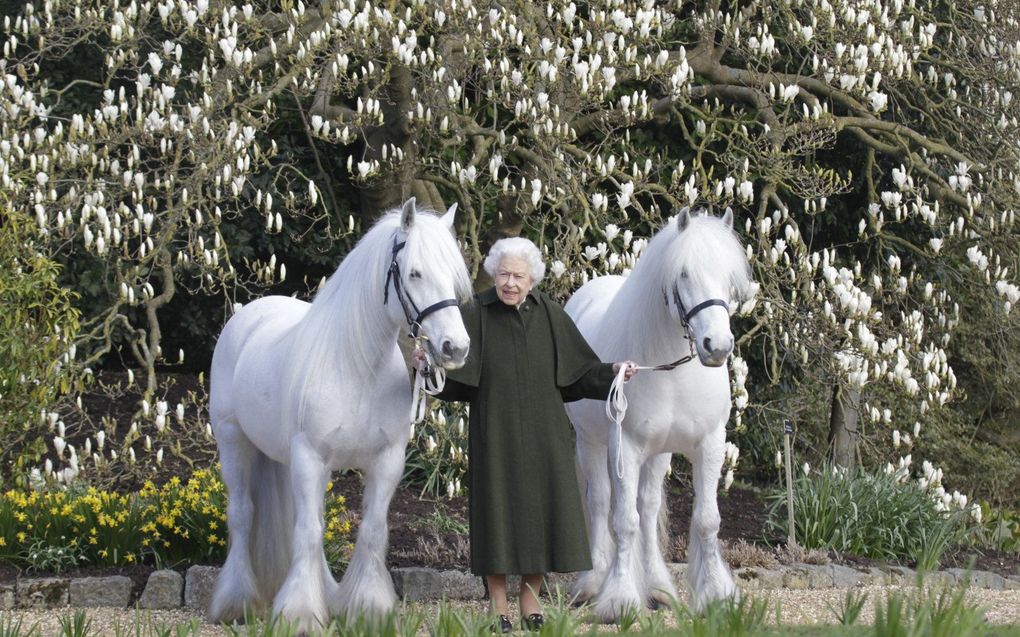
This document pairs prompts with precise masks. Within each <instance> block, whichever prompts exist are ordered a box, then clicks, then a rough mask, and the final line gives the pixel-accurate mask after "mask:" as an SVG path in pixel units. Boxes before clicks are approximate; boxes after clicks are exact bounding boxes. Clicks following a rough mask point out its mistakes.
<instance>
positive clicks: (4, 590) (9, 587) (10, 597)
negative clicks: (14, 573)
mask: <svg viewBox="0 0 1020 637" xmlns="http://www.w3.org/2000/svg"><path fill="white" fill-rule="evenodd" d="M16 590H17V584H15V583H14V582H10V583H9V584H0V610H11V609H12V608H14V606H15V599H16V597H15V592H16Z"/></svg>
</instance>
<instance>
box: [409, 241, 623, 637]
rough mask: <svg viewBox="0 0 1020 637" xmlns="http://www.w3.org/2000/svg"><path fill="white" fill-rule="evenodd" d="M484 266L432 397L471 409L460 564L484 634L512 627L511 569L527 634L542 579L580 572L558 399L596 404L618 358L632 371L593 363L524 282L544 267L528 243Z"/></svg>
mask: <svg viewBox="0 0 1020 637" xmlns="http://www.w3.org/2000/svg"><path fill="white" fill-rule="evenodd" d="M484 268H485V271H486V272H487V273H488V274H489V275H490V276H491V277H492V279H493V281H494V282H495V286H494V287H492V288H489V289H488V290H485V291H484V292H480V293H478V294H476V295H475V297H474V300H473V302H471V303H468V304H466V305H464V306H462V307H461V313H462V314H463V317H464V325H465V327H466V328H467V330H468V334H469V335H470V336H471V351H470V353H469V354H468V358H467V363H466V364H465V365H464V367H463V368H461V369H459V370H456V371H451V372H449V375H448V377H447V381H446V387H445V389H444V390H443V392H442V393H440V394H439V398H441V399H443V400H459V401H466V402H469V403H470V404H471V419H470V432H469V456H468V457H469V463H470V466H469V492H468V494H469V508H470V523H471V571H472V572H473V573H475V574H477V575H482V576H484V577H485V578H486V584H487V585H488V589H489V597H490V600H491V604H492V610H493V612H494V613H495V614H497V615H499V619H498V624H496V625H495V626H494V629H495V630H500V631H502V632H509V631H510V630H512V625H511V623H510V620H509V618H508V613H507V597H506V575H507V574H508V573H515V574H521V575H522V580H521V591H520V611H521V618H522V620H521V623H522V627H523V628H525V629H529V630H535V629H537V628H538V627H539V626H541V624H542V614H541V607H540V605H539V602H538V598H537V593H538V591H539V588H540V587H541V584H542V578H543V576H544V574H545V573H547V572H550V571H552V572H572V571H582V570H588V569H590V568H591V561H590V559H591V558H590V555H589V547H588V539H587V532H586V530H585V522H584V517H583V513H582V509H581V499H580V494H579V492H578V485H577V476H576V473H575V468H574V467H575V465H574V433H573V430H572V429H571V426H570V423H569V421H568V420H567V415H566V411H565V410H564V408H563V403H564V402H569V401H572V400H579V399H581V398H595V399H605V398H606V396H607V395H608V393H609V387H610V385H611V384H612V381H613V378H614V376H615V375H616V373H617V372H618V371H619V369H620V367H621V365H626V366H627V369H626V371H625V374H626V377H627V378H630V376H631V375H633V373H634V371H635V370H634V367H635V366H634V365H633V364H632V363H630V361H626V362H623V363H602V362H601V361H600V360H599V358H598V357H597V356H596V355H595V353H594V352H592V350H591V348H590V347H589V346H588V344H587V343H586V342H585V340H584V337H582V336H581V334H580V332H579V331H578V330H577V327H575V325H574V323H573V321H572V320H571V319H570V317H569V316H567V314H566V312H564V311H563V308H562V307H560V306H559V305H558V304H557V303H556V302H555V301H553V300H552V299H551V298H550V297H549V296H547V295H546V294H544V293H542V292H540V291H538V290H536V289H534V286H536V285H537V284H538V283H539V282H540V281H541V280H542V276H543V275H544V274H545V264H544V263H543V262H542V257H541V254H540V253H539V251H538V248H537V247H536V246H535V244H533V243H532V242H531V241H528V240H527V239H522V238H510V239H502V240H500V241H497V242H496V243H495V244H494V245H493V246H492V249H491V251H490V252H489V255H488V257H487V258H486V259H485V263H484ZM418 358H419V359H420V356H419V357H418Z"/></svg>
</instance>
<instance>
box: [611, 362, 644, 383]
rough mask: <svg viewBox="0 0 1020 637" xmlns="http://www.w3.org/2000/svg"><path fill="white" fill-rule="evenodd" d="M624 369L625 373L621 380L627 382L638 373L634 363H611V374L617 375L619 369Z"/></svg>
mask: <svg viewBox="0 0 1020 637" xmlns="http://www.w3.org/2000/svg"><path fill="white" fill-rule="evenodd" d="M621 367H625V368H626V369H627V371H625V372H624V373H623V380H625V381H627V380H630V379H631V378H633V377H634V374H636V373H638V365H637V363H635V362H634V361H623V362H620V363H613V373H614V374H619V373H620V368H621Z"/></svg>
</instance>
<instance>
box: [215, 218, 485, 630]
mask: <svg viewBox="0 0 1020 637" xmlns="http://www.w3.org/2000/svg"><path fill="white" fill-rule="evenodd" d="M455 208H456V205H454V206H453V207H452V208H450V210H449V211H448V212H447V213H446V214H445V215H444V216H442V217H438V216H436V215H433V214H429V213H422V212H417V211H416V210H415V203H414V199H413V198H412V199H410V200H409V201H408V202H407V203H405V204H404V206H403V209H402V210H399V211H391V212H390V213H388V214H387V215H385V216H383V217H382V218H381V219H380V220H379V221H378V222H377V223H376V224H375V225H374V226H373V227H372V229H371V230H370V231H369V232H368V233H367V234H366V235H365V236H364V237H363V238H362V239H361V241H360V242H359V243H358V244H357V246H356V247H355V248H354V249H353V250H352V251H351V252H350V254H348V255H347V257H346V258H345V259H344V261H343V262H342V263H341V264H340V267H339V268H338V269H337V271H336V272H335V273H334V274H333V275H332V276H331V277H330V278H329V280H328V281H327V282H326V283H325V285H324V286H323V287H322V289H321V290H320V291H319V293H318V294H317V295H316V297H315V300H314V302H312V303H311V304H309V303H305V302H303V301H298V300H296V299H293V298H290V297H283V296H269V297H266V298H263V299H259V300H257V301H255V302H253V303H250V304H249V305H246V306H245V307H243V308H241V309H240V310H239V311H238V312H237V313H236V314H235V315H234V316H233V317H232V318H231V319H230V320H229V321H228V322H227V325H226V327H224V329H223V333H222V334H221V335H220V338H219V341H218V342H217V344H216V349H215V351H214V352H213V360H212V373H211V376H210V398H209V412H210V417H211V419H212V427H213V432H214V433H215V435H216V442H217V445H218V447H219V453H220V463H221V465H222V471H223V480H224V483H225V484H226V487H227V491H228V494H229V500H228V504H227V526H228V528H229V532H230V538H229V539H230V544H229V552H228V555H227V560H226V563H225V564H224V566H223V570H222V571H221V573H220V576H219V579H218V581H217V583H216V589H215V592H214V594H213V599H212V603H211V605H210V608H209V617H210V619H211V620H213V621H230V620H233V619H237V618H241V617H243V616H244V612H245V608H246V607H250V608H252V609H255V610H260V609H263V608H265V607H266V606H267V605H268V604H269V602H272V609H273V613H274V615H276V616H281V617H283V618H285V619H286V620H288V621H290V622H292V624H293V625H294V626H295V628H297V630H298V631H299V632H307V631H310V630H313V629H315V628H317V627H318V626H320V625H324V624H326V623H327V622H328V618H329V616H330V615H331V614H334V615H348V614H351V613H357V612H366V613H370V614H378V613H384V612H388V611H389V610H391V609H392V608H393V606H394V604H395V602H396V595H395V594H394V590H393V582H392V580H391V578H390V574H389V572H388V570H387V569H386V564H385V557H386V543H387V535H388V528H387V520H386V516H387V510H388V508H389V503H390V499H391V498H392V496H393V492H394V490H395V489H396V487H397V484H398V482H399V481H400V477H401V475H402V473H403V468H404V450H405V447H406V445H407V441H408V436H409V431H410V419H409V414H410V408H411V386H410V383H409V380H408V371H407V367H406V365H405V363H404V359H403V357H402V356H401V353H400V349H399V347H398V345H397V338H398V336H399V332H400V331H401V328H402V327H404V326H407V325H410V328H411V332H412V333H413V334H414V335H416V336H417V334H418V331H419V330H421V331H422V332H423V333H424V334H423V336H426V338H427V340H426V343H427V346H428V348H429V354H430V356H431V357H432V359H433V360H435V361H436V362H437V363H439V364H440V365H442V366H443V367H445V368H449V369H454V368H457V367H460V366H461V365H463V364H464V360H465V357H466V356H467V352H468V346H469V338H468V335H467V332H466V331H465V329H464V324H463V322H462V320H461V316H460V312H459V310H458V309H457V299H458V298H460V299H463V298H466V297H467V295H468V294H469V293H470V280H469V278H468V273H467V269H466V268H465V266H464V259H463V257H462V256H461V253H460V250H459V248H458V247H457V242H456V241H455V239H454V237H453V234H452V230H451V229H452V225H453V217H454V214H455ZM419 308H424V309H419ZM423 340H424V339H423ZM342 468H358V469H361V471H363V472H364V478H365V494H364V505H363V507H362V509H363V510H362V519H361V524H360V526H359V528H358V537H357V541H356V543H355V546H354V554H353V556H352V558H351V562H350V565H349V566H348V568H347V570H346V572H345V573H344V576H343V579H342V580H341V581H340V583H339V584H338V583H337V582H336V581H335V580H334V579H333V577H332V575H331V574H330V571H329V567H328V566H327V564H326V558H325V555H324V553H323V531H324V526H323V497H324V494H325V489H326V485H327V482H328V480H329V477H330V474H331V472H332V471H334V470H338V469H342Z"/></svg>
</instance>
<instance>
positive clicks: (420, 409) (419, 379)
mask: <svg viewBox="0 0 1020 637" xmlns="http://www.w3.org/2000/svg"><path fill="white" fill-rule="evenodd" d="M427 339H428V337H427V336H419V337H417V338H415V339H414V349H415V350H416V351H421V352H422V353H423V354H425V367H424V368H423V369H422V370H421V371H419V370H418V369H417V368H416V369H415V370H414V390H413V393H412V394H411V424H412V425H417V424H420V423H421V422H422V421H423V420H425V411H426V407H427V406H428V400H427V399H426V398H425V394H428V395H429V396H435V395H436V394H438V393H439V392H441V391H443V388H444V387H446V370H445V369H443V368H442V367H439V366H436V365H433V363H432V357H431V356H429V352H428V350H427V349H426V348H424V347H422V343H421V342H422V341H423V340H427Z"/></svg>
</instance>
